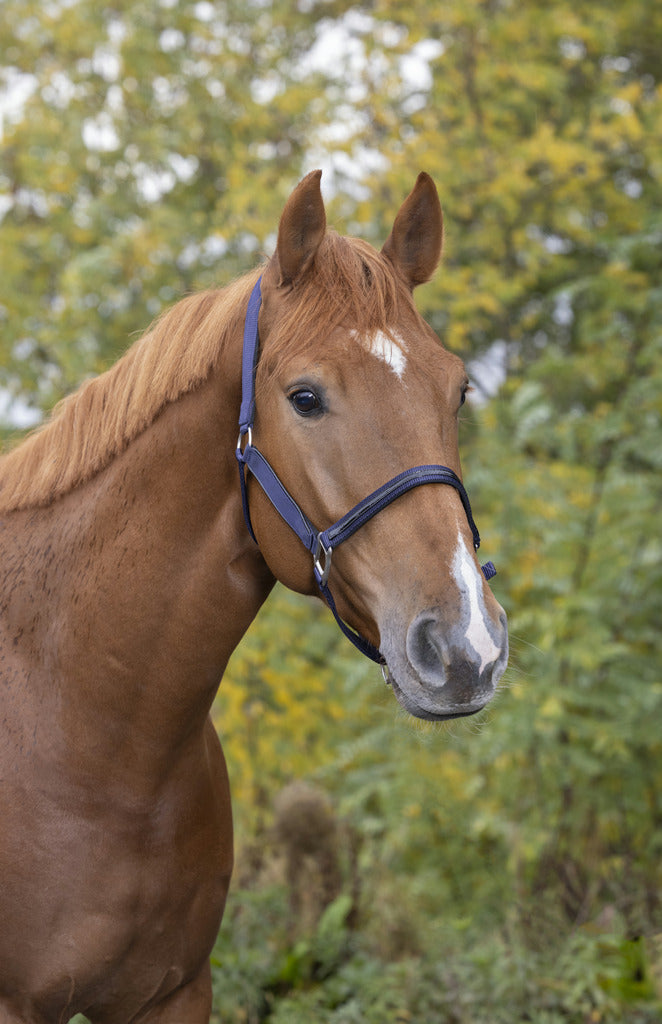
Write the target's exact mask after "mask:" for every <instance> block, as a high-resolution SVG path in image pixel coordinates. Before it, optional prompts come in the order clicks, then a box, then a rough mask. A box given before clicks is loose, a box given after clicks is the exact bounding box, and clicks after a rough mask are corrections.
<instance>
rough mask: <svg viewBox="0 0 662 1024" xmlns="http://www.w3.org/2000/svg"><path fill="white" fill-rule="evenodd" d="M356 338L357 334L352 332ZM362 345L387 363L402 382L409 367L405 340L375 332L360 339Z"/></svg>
mask: <svg viewBox="0 0 662 1024" xmlns="http://www.w3.org/2000/svg"><path fill="white" fill-rule="evenodd" d="M352 333H353V334H354V335H355V336H356V332H355V331H354V332H352ZM360 341H361V344H362V345H363V347H364V348H365V349H367V351H368V352H371V353H372V355H373V356H376V357H377V359H381V360H382V362H384V363H386V365H387V366H389V367H390V368H391V369H392V370H393V372H394V373H395V374H396V376H397V377H398V379H399V380H402V377H403V374H404V372H405V367H406V366H407V356H406V354H405V353H406V351H407V348H406V345H405V342H404V338H402V337H401V336H400V335H399V334H396V333H395V332H393V333H392V334H386V333H385V331H375V332H374V333H373V334H370V335H367V336H364V337H362V338H361V339H360Z"/></svg>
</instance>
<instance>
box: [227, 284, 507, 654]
mask: <svg viewBox="0 0 662 1024" xmlns="http://www.w3.org/2000/svg"><path fill="white" fill-rule="evenodd" d="M261 281H262V278H260V279H259V280H258V282H257V284H256V285H255V287H254V288H253V291H252V293H251V297H250V299H249V300H248V307H247V310H246V321H245V323H244V349H243V355H242V363H241V378H242V379H241V410H240V413H239V440H238V441H237V450H236V456H237V461H238V462H239V479H240V481H241V499H242V504H243V508H244V519H245V520H246V525H247V527H248V530H249V533H250V535H251V537H252V538H253V540H254V541H255V543H256V544H257V538H256V536H255V533H254V532H253V527H252V524H251V517H250V512H249V508H248V491H247V487H246V472H245V468H246V469H248V470H249V471H250V472H251V473H252V474H253V476H254V477H255V479H256V480H257V482H258V483H259V485H260V487H261V488H262V490H263V491H264V493H265V494H266V496H267V497H268V498H269V501H270V502H271V504H272V505H273V506H274V508H275V509H276V511H277V512H278V513H279V514H280V515H281V517H282V518H283V519H284V520H285V522H286V523H287V525H288V526H289V527H290V528H291V529H292V530H294V532H295V533H296V535H297V537H298V538H299V540H300V541H301V542H302V544H304V545H305V547H306V548H307V549H308V551H310V553H311V555H312V557H313V572H314V574H315V580H316V581H317V586H318V587H319V589H320V592H321V594H322V596H323V597H324V599H325V601H326V602H327V604H328V606H329V608H330V609H331V611H332V612H333V615H334V617H335V620H336V622H337V623H338V625H339V626H340V629H341V630H342V631H343V633H344V634H345V636H346V637H347V638H348V639H349V640H351V642H352V643H353V644H354V646H355V647H358V649H359V650H360V651H361V653H362V654H365V655H366V656H367V657H368V658H372V660H373V661H376V662H377V664H379V665H382V666H384V665H385V660H384V658H383V657H382V655H381V654H380V652H379V651H378V650H377V648H376V647H375V646H374V645H373V644H371V643H370V641H369V640H366V639H365V637H362V636H361V635H360V633H357V632H355V631H354V630H353V629H351V628H350V627H349V626H348V625H347V623H346V622H344V621H343V619H341V617H340V615H339V614H338V611H337V609H336V603H335V601H334V600H333V596H332V594H331V591H330V590H329V572H330V571H331V556H332V554H333V552H334V550H335V549H336V548H337V547H338V545H339V544H342V542H343V541H345V540H347V539H348V538H349V537H351V536H352V534H354V533H356V531H357V530H358V529H360V527H361V526H364V525H365V523H367V522H368V521H369V520H370V519H372V517H373V516H375V515H377V513H378V512H381V510H382V509H384V508H386V506H387V505H390V504H391V502H392V501H395V499H396V498H399V497H400V496H401V495H403V494H406V493H407V491H410V490H412V488H414V487H420V486H421V485H422V484H448V485H449V486H450V487H454V488H455V490H456V491H457V492H458V494H459V495H460V498H461V500H462V505H463V506H464V511H465V514H466V517H467V521H468V523H469V527H470V529H471V533H472V535H473V542H474V549H475V550H478V548H479V546H480V535H479V533H478V530H477V528H476V524H475V523H474V519H473V516H472V514H471V505H470V504H469V497H468V495H467V492H466V491H465V489H464V486H463V484H462V481H461V480H460V478H459V477H458V476H457V475H456V474H455V473H454V472H453V470H452V469H449V468H448V467H447V466H434V465H433V466H415V467H414V468H413V469H407V470H405V472H404V473H400V474H398V476H395V477H393V479H392V480H389V481H388V483H385V484H383V485H382V486H381V487H378V488H377V490H376V491H373V492H372V494H369V495H368V497H367V498H364V499H363V500H362V501H360V502H359V503H358V505H355V506H354V508H352V509H350V511H349V512H347V513H346V514H345V515H344V516H342V517H341V518H340V519H338V521H337V522H335V523H333V525H332V526H329V527H327V529H326V530H317V529H316V528H315V527H314V526H313V524H312V523H311V521H310V519H308V516H306V515H305V513H304V512H302V511H301V509H300V508H299V506H298V505H297V503H296V501H295V500H294V498H293V497H292V495H291V494H290V493H289V491H287V490H286V488H285V487H284V486H283V484H282V483H281V481H280V480H279V478H278V476H277V475H276V473H275V472H274V470H273V469H272V468H271V466H270V465H269V463H268V462H267V460H266V459H265V457H264V455H262V453H261V452H260V451H259V449H257V448H256V447H255V445H254V444H253V424H254V421H255V371H256V368H257V361H258V358H259V346H260V338H259V333H258V316H259V312H260V306H261V304H262V292H261V289H260V283H261ZM244 439H245V443H244ZM242 445H243V447H242ZM244 467H245V468H244ZM482 571H483V575H484V576H485V579H486V580H489V579H491V578H492V577H493V576H494V575H495V574H496V569H495V568H494V565H493V564H492V562H486V563H485V565H483V566H482Z"/></svg>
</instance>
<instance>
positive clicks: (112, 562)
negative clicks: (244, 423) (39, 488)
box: [24, 353, 273, 756]
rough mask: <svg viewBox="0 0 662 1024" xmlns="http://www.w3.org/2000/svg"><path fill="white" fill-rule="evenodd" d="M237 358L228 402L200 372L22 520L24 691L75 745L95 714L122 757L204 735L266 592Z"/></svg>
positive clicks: (163, 751) (164, 751) (215, 378)
mask: <svg viewBox="0 0 662 1024" xmlns="http://www.w3.org/2000/svg"><path fill="white" fill-rule="evenodd" d="M239 362H240V356H239V354H238V353H237V355H236V358H235V359H233V360H232V375H231V376H232V380H231V387H230V398H229V399H228V397H227V394H226V395H225V399H224V398H223V394H224V393H225V392H227V385H226V384H225V382H224V377H223V373H222V370H219V371H217V372H213V373H212V375H211V377H210V379H209V381H208V382H207V383H206V384H204V385H203V386H202V387H200V388H199V389H198V390H197V391H195V392H193V393H191V394H189V395H186V396H184V397H183V398H181V399H179V401H178V402H176V403H174V404H172V405H171V406H169V407H168V408H166V410H165V411H164V412H163V413H162V414H161V416H160V417H159V418H158V419H157V420H156V421H155V423H154V424H153V425H152V426H151V427H150V428H149V429H148V430H147V431H146V432H145V433H144V434H143V435H141V436H140V437H138V438H137V439H136V440H134V441H133V442H132V444H131V445H130V446H129V448H128V449H127V450H126V451H125V452H124V453H123V454H122V455H120V456H118V457H117V458H116V459H115V460H114V462H113V463H111V465H110V466H108V467H107V469H105V470H104V471H103V472H102V473H100V474H99V475H98V476H97V477H96V478H94V479H92V480H91V481H90V482H89V483H88V484H86V485H84V486H83V487H80V488H79V489H78V490H77V491H75V492H72V493H71V494H69V495H68V496H67V497H66V498H64V499H60V501H58V502H56V503H55V504H54V505H53V506H52V507H51V508H49V509H47V510H44V511H43V512H42V513H38V514H35V513H33V514H32V515H31V517H30V519H31V522H32V538H31V542H30V550H31V551H32V552H34V555H33V570H34V571H33V579H32V586H34V584H35V580H36V579H39V580H40V587H41V589H42V592H43V593H48V594H49V597H48V601H49V604H50V610H44V609H42V612H41V621H42V623H43V625H44V626H45V628H42V630H41V636H40V642H41V650H34V651H32V652H31V656H32V659H33V660H34V661H35V662H36V663H37V664H36V667H35V669H34V671H33V673H32V676H33V683H34V684H36V686H37V688H39V687H40V688H41V690H42V692H46V693H48V694H53V693H56V694H57V695H58V701H59V702H60V706H61V707H62V711H63V715H62V718H63V720H64V719H65V718H66V716H67V714H68V715H69V716H73V718H71V720H72V721H74V722H75V723H76V732H77V735H78V737H80V735H81V733H85V732H89V730H92V732H93V731H94V728H95V723H96V722H99V721H100V720H101V721H103V722H104V725H103V728H104V730H105V731H107V732H109V734H110V735H112V734H113V732H115V734H118V733H122V732H123V731H124V732H126V733H127V735H131V736H132V737H133V740H132V742H133V744H134V747H133V749H134V751H135V748H136V744H138V745H139V737H140V736H143V737H144V739H145V749H147V750H150V751H151V750H154V751H156V752H157V753H159V754H160V755H162V756H167V755H168V753H169V752H170V751H172V749H173V748H174V747H175V746H176V745H177V744H178V743H181V742H182V740H183V738H184V737H186V736H190V735H191V733H192V731H196V730H198V729H201V728H203V724H204V720H205V719H206V717H207V714H208V711H209V708H210V706H211V702H212V700H213V697H214V694H215V692H216V689H217V687H218V684H219V682H220V679H221V676H222V674H223V671H224V669H225V666H226V663H227V660H228V658H229V656H230V654H231V652H232V650H233V649H234V647H235V646H236V644H237V643H238V642H239V640H240V638H241V636H242V635H243V633H244V632H245V630H246V629H247V628H248V625H249V624H250V622H251V620H252V619H253V617H254V616H255V614H256V612H257V610H258V608H259V606H260V604H261V603H262V601H263V600H264V598H265V597H266V595H267V593H268V592H269V590H270V588H271V585H272V583H273V579H272V577H271V576H270V574H269V572H268V570H267V569H266V566H265V564H264V562H263V560H262V558H261V556H260V555H259V552H258V550H257V548H256V547H255V544H254V543H253V541H252V540H251V539H250V537H249V536H248V533H247V530H246V527H245V524H244V522H243V517H242V510H241V498H240V493H239V486H238V474H237V467H236V461H235V458H234V444H235V441H236V437H235V434H236V416H237V409H238V405H239V391H240V389H239V382H238V379H237V380H236V381H235V380H234V377H235V376H236V377H238V373H239V369H238V364H239ZM235 363H236V364H237V368H236V371H235V368H234V364H235ZM28 571H29V570H28V569H27V568H26V572H28ZM25 582H26V583H27V584H28V586H27V588H26V589H29V586H30V581H29V580H28V579H27V577H26V578H25ZM53 623H57V629H54V627H53ZM25 625H26V626H27V623H26V624H25ZM24 633H26V634H27V629H26V630H24ZM33 635H36V636H39V631H38V630H37V631H36V632H35V630H34V629H33ZM36 646H37V643H36V642H35V647H36ZM39 659H40V661H41V664H38V662H39ZM46 665H48V671H46V668H45V666H46ZM113 725H115V726H116V730H113ZM97 728H98V726H97ZM97 741H98V738H97Z"/></svg>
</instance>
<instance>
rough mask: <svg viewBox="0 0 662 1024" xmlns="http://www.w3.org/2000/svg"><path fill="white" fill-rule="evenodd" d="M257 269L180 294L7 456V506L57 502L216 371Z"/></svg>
mask: <svg viewBox="0 0 662 1024" xmlns="http://www.w3.org/2000/svg"><path fill="white" fill-rule="evenodd" d="M257 277H258V272H255V273H251V274H248V275H246V276H245V277H242V278H240V279H239V280H237V281H235V282H234V283H233V284H231V285H229V286H228V287H226V288H223V289H216V290H210V291H204V292H199V293H197V294H195V295H190V296H187V297H186V298H184V299H182V300H180V302H178V303H177V304H176V305H175V306H173V307H172V308H171V309H169V310H167V311H166V312H165V313H164V314H163V315H162V316H161V317H160V318H159V319H158V320H156V321H155V323H154V324H153V325H152V326H151V327H150V329H149V330H148V331H147V332H146V333H145V334H144V335H143V336H142V337H141V338H139V339H138V341H136V342H135V343H134V344H133V345H132V346H131V348H130V349H129V350H128V351H127V352H126V353H125V355H124V356H122V357H121V359H119V360H118V362H116V363H115V364H114V365H113V366H112V367H111V368H110V369H109V370H107V371H106V372H105V373H102V374H101V375H100V376H98V377H94V378H92V379H91V380H88V381H86V382H85V383H84V384H82V385H81V387H80V388H78V390H77V391H75V392H74V393H73V394H71V395H68V396H67V397H66V398H64V399H63V400H62V401H61V402H59V403H58V405H56V406H55V408H54V410H53V413H52V415H51V417H50V418H49V419H48V420H47V421H46V422H45V423H44V424H43V425H42V426H41V427H38V428H37V429H36V430H34V431H33V432H32V433H30V434H29V435H28V436H27V437H26V438H25V440H24V441H22V442H21V443H20V444H19V445H18V446H17V447H16V448H14V449H13V450H12V451H10V452H8V453H7V454H6V455H3V456H1V457H0V512H10V511H14V510H18V509H26V508H37V507H44V506H47V505H50V504H51V503H52V502H53V501H55V500H56V499H57V498H59V497H62V496H63V495H65V494H67V493H68V492H69V491H72V490H74V489H75V488H76V487H78V486H80V485H81V484H82V483H85V482H86V481H87V480H89V479H91V478H92V477H93V476H95V474H97V473H98V472H100V471H101V470H102V469H104V468H105V467H106V466H107V465H108V464H109V463H110V462H111V461H112V460H113V459H114V458H115V457H116V456H117V455H119V454H120V452H122V451H124V449H125V448H127V447H128V445H129V444H130V443H131V441H133V440H134V439H135V438H136V437H138V435H139V434H141V433H143V431H145V430H146V429H147V428H148V427H149V426H150V425H151V424H152V423H153V422H154V420H155V419H156V418H157V416H158V415H159V413H161V412H162V411H163V409H164V408H165V407H166V406H167V405H169V404H170V403H171V402H175V401H176V400H177V399H178V398H180V397H181V396H182V395H184V394H186V393H188V392H190V391H193V390H194V389H195V388H197V387H198V386H199V385H200V384H202V383H204V381H205V380H207V378H208V377H209V374H210V373H211V370H212V368H213V367H214V365H215V364H216V363H217V361H218V358H219V355H220V353H221V352H222V350H223V347H224V342H225V340H226V338H227V337H229V336H230V334H231V333H232V332H233V331H237V330H239V329H240V323H241V318H242V317H243V315H244V312H245V308H246V303H247V301H248V295H249V293H250V290H251V288H252V286H253V284H254V283H255V281H256V280H257Z"/></svg>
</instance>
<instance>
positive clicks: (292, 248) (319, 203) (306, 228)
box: [275, 171, 326, 286]
mask: <svg viewBox="0 0 662 1024" xmlns="http://www.w3.org/2000/svg"><path fill="white" fill-rule="evenodd" d="M321 177H322V172H321V171H311V172H310V174H307V175H306V177H305V178H303V180H302V181H300V182H299V184H298V185H297V187H296V188H295V190H294V192H293V193H292V195H291V196H290V198H289V199H288V200H287V203H286V204H285V209H284V210H283V213H282V215H281V218H280V224H279V225H278V242H277V244H276V254H275V255H276V259H277V261H278V269H279V271H280V277H279V281H278V284H279V286H280V285H287V284H292V282H293V281H296V279H297V278H298V277H300V276H301V275H302V274H303V273H304V271H305V270H306V268H307V267H308V266H309V264H310V263H311V261H312V259H313V257H314V256H315V253H316V252H317V250H318V248H319V245H320V242H321V241H322V239H323V238H324V232H325V231H326V214H325V212H324V202H323V200H322V192H321V190H320V178H321Z"/></svg>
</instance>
